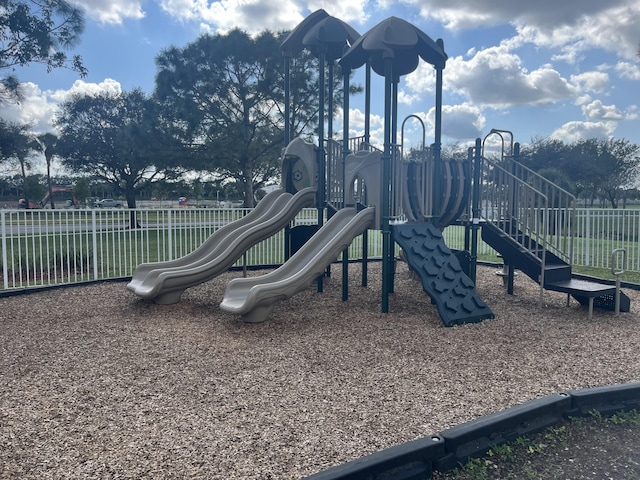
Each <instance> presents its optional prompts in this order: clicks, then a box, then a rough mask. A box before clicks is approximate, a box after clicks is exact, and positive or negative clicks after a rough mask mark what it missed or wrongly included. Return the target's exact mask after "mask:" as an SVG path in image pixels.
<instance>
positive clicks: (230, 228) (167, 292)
mask: <svg viewBox="0 0 640 480" xmlns="http://www.w3.org/2000/svg"><path fill="white" fill-rule="evenodd" d="M315 192H316V189H315V187H309V188H305V189H304V190H301V191H299V192H298V193H296V194H295V195H292V194H290V193H287V192H284V191H283V190H275V191H273V192H271V193H269V194H268V195H267V196H266V197H264V198H263V199H262V200H261V201H260V202H258V205H257V206H256V208H254V209H253V210H252V211H251V212H249V213H248V214H247V215H245V216H244V217H242V218H241V219H239V220H236V221H235V222H231V223H228V224H227V225H225V226H224V227H222V228H220V229H218V230H216V231H215V232H214V233H213V234H212V235H211V236H210V237H209V238H208V239H207V240H205V242H204V243H203V244H202V245H200V246H199V247H198V248H196V249H195V250H194V251H193V252H191V253H189V254H188V255H185V256H184V257H181V258H179V259H176V260H171V261H168V262H157V263H143V264H141V265H139V266H138V268H136V270H135V272H134V273H133V277H132V278H131V281H130V282H129V283H128V284H127V288H128V289H129V290H130V291H132V292H133V293H135V294H136V295H138V296H139V297H142V298H147V299H153V300H154V301H155V302H156V303H159V304H163V305H169V304H172V303H177V302H178V301H180V296H181V295H182V292H184V291H185V290H186V289H187V288H189V287H192V286H194V285H198V284H200V283H202V282H206V281H208V280H211V279H212V278H214V277H216V276H218V275H220V274H221V273H223V272H225V271H226V270H227V269H229V267H231V266H232V265H233V264H234V263H235V261H236V260H237V259H238V258H240V257H241V256H242V254H243V253H244V252H246V251H247V250H248V249H249V248H251V247H252V246H253V245H255V244H257V243H259V242H261V241H262V240H264V239H266V238H269V237H270V236H272V235H274V234H275V233H277V232H278V231H280V230H281V229H282V228H283V227H284V226H285V225H286V224H287V223H289V222H290V221H291V220H293V218H294V217H295V216H296V214H297V213H298V212H299V211H300V210H302V209H303V208H304V207H310V206H313V205H314V201H315Z"/></svg>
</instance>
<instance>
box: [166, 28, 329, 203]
mask: <svg viewBox="0 0 640 480" xmlns="http://www.w3.org/2000/svg"><path fill="white" fill-rule="evenodd" d="M282 39H283V34H280V35H276V34H273V33H272V32H268V31H267V32H263V33H262V34H260V35H258V36H256V37H255V38H253V37H250V36H249V35H248V34H247V33H245V32H243V31H241V30H232V31H231V32H229V33H228V34H226V35H203V36H201V37H199V38H198V39H197V40H196V41H195V42H193V43H191V44H189V45H187V46H186V47H184V48H177V47H171V48H169V49H167V50H165V51H163V52H162V53H161V54H160V55H158V57H157V58H156V64H157V67H158V72H157V75H156V95H157V96H158V98H159V99H160V101H162V102H163V104H164V105H165V106H166V107H167V108H168V109H170V111H172V112H173V117H174V118H175V119H176V124H177V125H178V126H179V127H180V129H181V134H182V138H183V141H184V142H185V143H186V144H187V145H188V146H189V147H190V148H191V150H192V157H191V159H192V161H191V163H190V165H189V167H190V168H192V169H194V170H197V171H203V172H210V173H215V174H216V175H217V176H219V177H221V178H223V179H228V180H231V181H232V182H235V183H237V184H238V185H241V186H242V188H241V190H242V192H243V197H244V202H245V206H248V207H251V206H253V205H254V191H255V190H257V189H258V188H259V187H261V186H263V185H264V184H265V183H266V182H267V181H268V180H270V179H272V178H273V177H275V176H277V175H278V174H279V156H280V151H281V148H282V146H283V145H282V143H283V139H284V112H283V110H284V91H283V87H284V77H283V74H284V61H283V58H282V54H281V53H280V43H281V40H282ZM317 71H318V66H317V60H316V59H314V58H313V57H312V56H311V55H308V54H307V55H306V56H302V57H301V58H300V59H297V60H296V62H294V65H293V68H292V82H291V87H292V99H293V102H292V103H294V105H296V108H295V109H294V111H293V112H292V115H291V117H292V119H293V121H292V130H293V132H292V138H293V137H294V136H297V135H300V134H302V133H304V132H307V133H310V132H312V131H313V130H314V129H315V126H316V125H317V122H318V119H317V112H318V93H317V92H318V86H317V74H315V73H313V72H317ZM336 85H337V86H339V83H338V82H336ZM335 92H336V94H337V97H336V98H339V95H340V94H341V90H340V89H339V88H336V90H335Z"/></svg>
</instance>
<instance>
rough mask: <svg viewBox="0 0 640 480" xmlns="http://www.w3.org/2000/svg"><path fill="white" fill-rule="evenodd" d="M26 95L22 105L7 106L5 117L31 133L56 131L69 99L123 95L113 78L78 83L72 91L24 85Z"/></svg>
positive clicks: (22, 86) (4, 107) (3, 112)
mask: <svg viewBox="0 0 640 480" xmlns="http://www.w3.org/2000/svg"><path fill="white" fill-rule="evenodd" d="M21 88H22V92H23V95H24V99H23V101H21V102H20V104H19V105H15V104H7V105H5V106H3V111H2V116H3V118H5V119H7V120H9V121H12V122H16V123H20V124H28V125H31V131H33V132H35V133H43V132H50V131H54V130H55V129H54V127H53V117H54V116H55V114H56V111H57V109H58V105H59V104H60V103H62V102H64V101H65V100H67V99H69V98H70V97H71V95H74V94H80V95H96V94H98V93H101V92H109V93H120V92H121V91H122V89H121V88H120V84H119V83H118V82H117V81H115V80H112V79H110V78H107V79H105V80H104V81H102V82H100V83H87V82H84V81H82V80H76V82H74V84H73V85H72V86H71V88H70V89H69V90H56V91H51V90H41V89H40V87H38V85H36V84H34V83H23V84H21Z"/></svg>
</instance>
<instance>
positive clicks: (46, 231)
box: [0, 208, 640, 290]
mask: <svg viewBox="0 0 640 480" xmlns="http://www.w3.org/2000/svg"><path fill="white" fill-rule="evenodd" d="M247 212H248V210H246V209H191V208H184V209H166V210H165V209H158V210H145V209H139V210H135V211H130V210H124V209H115V210H101V209H96V210H31V211H25V210H0V262H1V263H2V264H1V266H0V267H1V271H2V277H1V279H0V281H1V283H0V290H13V289H25V288H34V287H44V286H51V285H60V284H73V283H79V282H85V281H95V280H107V279H113V278H126V277H129V276H131V275H132V273H133V271H134V270H135V268H136V267H137V266H138V265H139V264H140V263H144V262H156V261H166V260H171V259H175V258H179V257H182V256H184V255H186V254H187V253H189V252H191V251H193V250H194V249H195V248H197V247H198V246H199V245H200V244H202V243H203V242H204V240H205V239H206V238H208V237H209V236H210V235H211V234H212V233H213V232H214V231H215V230H216V229H218V228H220V227H221V226H222V225H225V224H226V223H229V222H232V221H234V220H237V219H238V218H240V217H242V216H243V215H245V214H246V213H247ZM316 218H317V213H316V210H315V209H305V210H303V211H302V212H300V213H299V214H298V215H297V217H296V218H295V220H294V222H293V223H292V225H300V224H313V223H315V220H316ZM576 232H577V240H576V245H575V250H574V264H575V265H586V266H591V267H601V268H609V267H610V265H609V259H610V255H611V252H612V250H613V249H615V248H625V249H626V250H627V260H628V265H627V270H633V271H640V241H639V239H638V235H639V232H640V210H604V209H578V211H577V216H576ZM445 239H446V242H447V245H448V246H449V247H451V248H453V249H462V248H463V246H464V229H463V228H462V227H449V228H447V229H446V230H445ZM381 246H382V240H381V236H380V232H378V231H370V232H369V235H368V255H369V257H370V258H379V257H380V252H381ZM478 254H479V257H480V258H484V259H489V260H496V259H497V257H496V254H495V252H494V251H493V250H491V248H490V247H488V246H487V245H486V244H484V243H483V242H480V243H479V245H478ZM361 255H362V241H361V237H359V238H358V239H356V240H355V241H354V242H353V243H352V245H351V247H350V249H349V257H350V258H354V259H356V258H361ZM245 262H246V263H245ZM283 262H284V235H283V232H280V233H278V234H276V235H274V236H272V237H270V238H268V239H266V240H264V241H262V242H260V243H259V244H257V245H256V246H254V247H253V248H251V249H250V250H249V251H248V252H247V253H246V255H245V256H244V257H243V258H241V259H240V260H238V261H237V262H236V264H235V266H238V267H239V266H242V265H243V264H246V265H247V266H249V267H251V266H261V265H279V264H282V263H283Z"/></svg>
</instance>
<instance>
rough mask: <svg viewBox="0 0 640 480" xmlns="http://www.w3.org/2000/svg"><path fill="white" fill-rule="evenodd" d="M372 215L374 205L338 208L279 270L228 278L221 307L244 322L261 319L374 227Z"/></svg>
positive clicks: (311, 280) (373, 214) (314, 277)
mask: <svg viewBox="0 0 640 480" xmlns="http://www.w3.org/2000/svg"><path fill="white" fill-rule="evenodd" d="M374 218H375V208H374V207H369V208H366V209H364V210H361V211H360V212H357V211H356V209H355V208H343V209H341V210H339V211H338V212H337V213H336V214H335V215H334V216H333V217H331V219H330V220H329V221H328V222H327V223H326V224H325V225H324V226H323V227H322V228H321V229H320V230H318V231H317V232H316V234H315V235H314V236H313V237H311V239H310V240H309V241H308V242H307V243H305V244H304V245H303V246H302V248H301V249H300V250H298V251H297V252H296V253H295V254H294V255H293V256H292V257H291V258H290V259H289V260H288V261H287V262H286V263H285V264H284V265H282V266H281V267H279V268H278V269H276V270H274V271H273V272H270V273H268V274H266V275H263V276H260V277H251V278H235V279H233V280H231V281H230V282H229V283H228V284H227V288H226V290H225V292H224V297H223V299H222V303H221V304H220V308H221V309H222V310H224V311H226V312H229V313H233V314H236V315H242V320H243V321H245V322H263V321H264V320H266V319H267V317H268V316H269V314H270V313H271V310H272V309H273V305H274V303H276V302H278V301H280V300H286V299H287V298H290V297H292V296H293V295H295V294H296V293H298V292H300V291H302V290H304V289H306V288H308V287H309V285H311V284H312V283H313V281H314V280H315V279H316V278H318V277H319V276H320V275H322V274H323V273H324V270H325V268H326V267H327V266H328V265H329V264H330V263H331V262H333V261H334V260H336V259H337V258H338V255H340V252H342V251H343V250H344V249H345V248H347V247H348V246H349V245H350V244H351V242H352V241H353V239H354V238H355V237H357V236H358V235H359V234H361V233H362V232H364V231H365V230H366V229H367V228H371V227H373V223H374Z"/></svg>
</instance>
